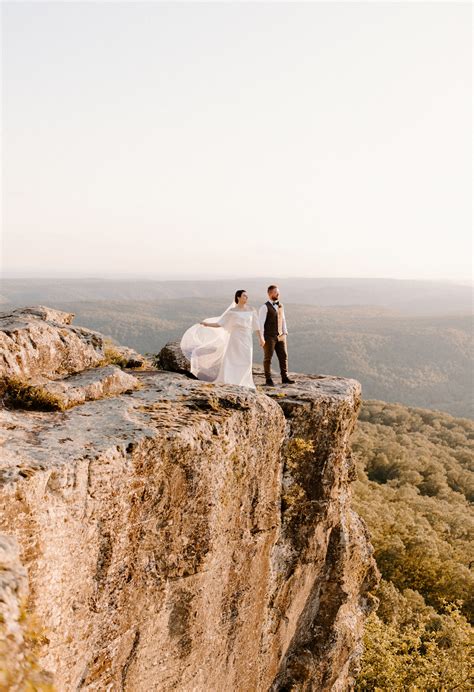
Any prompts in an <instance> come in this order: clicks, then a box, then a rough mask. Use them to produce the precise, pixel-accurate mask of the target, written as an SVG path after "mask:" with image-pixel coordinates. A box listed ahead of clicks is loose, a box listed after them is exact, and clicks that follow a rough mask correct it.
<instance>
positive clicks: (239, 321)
mask: <svg viewBox="0 0 474 692" xmlns="http://www.w3.org/2000/svg"><path fill="white" fill-rule="evenodd" d="M235 305H236V304H235V303H232V304H231V305H230V306H229V307H228V308H227V310H225V311H224V312H223V313H222V315H220V316H219V317H208V318H207V319H206V320H204V321H205V322H212V323H214V324H219V325H220V328H216V327H203V326H202V325H201V324H193V326H192V327H190V328H189V329H188V330H186V331H185V332H184V334H183V336H182V339H181V342H180V345H181V350H182V351H183V353H184V355H185V356H186V357H187V358H188V360H189V361H190V364H191V372H192V373H193V375H195V376H196V377H197V378H198V379H199V380H205V381H206V382H214V383H219V382H220V383H224V384H238V385H242V386H244V387H250V388H251V389H256V387H255V383H254V381H253V377H252V361H253V340H252V332H253V331H255V330H257V329H259V328H260V327H259V324H258V319H257V313H256V311H255V310H254V309H252V308H244V309H240V308H237V307H235Z"/></svg>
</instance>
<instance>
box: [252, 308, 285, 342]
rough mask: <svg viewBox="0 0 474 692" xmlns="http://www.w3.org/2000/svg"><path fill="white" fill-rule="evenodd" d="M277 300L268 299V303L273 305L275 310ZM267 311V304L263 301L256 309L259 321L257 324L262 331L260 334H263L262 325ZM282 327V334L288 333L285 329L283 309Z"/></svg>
mask: <svg viewBox="0 0 474 692" xmlns="http://www.w3.org/2000/svg"><path fill="white" fill-rule="evenodd" d="M277 302H278V301H276V300H271V301H270V303H271V304H272V305H273V307H274V308H275V310H278V305H277ZM267 312H268V306H267V304H266V303H264V304H263V305H262V306H261V308H260V310H259V311H258V322H259V324H260V331H261V332H262V336H263V329H264V325H265V320H266V319H267ZM282 327H283V334H288V330H287V328H286V318H285V311H283V323H282Z"/></svg>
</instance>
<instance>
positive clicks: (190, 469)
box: [0, 306, 379, 692]
mask: <svg viewBox="0 0 474 692" xmlns="http://www.w3.org/2000/svg"><path fill="white" fill-rule="evenodd" d="M72 318H73V315H71V314H69V313H61V312H59V311H55V310H53V309H51V308H47V307H44V306H36V307H34V308H24V309H22V310H16V311H13V312H12V313H9V314H4V315H2V316H0V348H1V352H0V375H1V376H2V378H3V384H2V400H3V408H2V410H1V411H0V419H1V433H0V435H1V443H2V446H1V449H2V457H1V466H0V483H1V486H0V493H1V503H0V507H1V510H0V532H1V533H3V534H4V546H5V550H4V553H5V554H6V555H7V554H8V551H9V550H10V552H12V555H13V557H12V558H11V559H10V562H9V561H8V560H9V558H7V557H4V561H6V563H7V564H10V563H11V564H15V570H16V572H15V574H19V573H20V572H21V570H24V575H23V576H22V578H21V580H20V581H21V583H23V582H24V577H25V575H27V591H26V593H27V596H26V603H27V608H28V612H29V613H31V614H34V616H35V617H36V618H37V621H38V622H39V623H40V624H41V627H42V628H43V634H42V637H43V639H42V642H43V643H42V645H41V646H40V647H38V651H37V654H36V655H37V659H38V660H37V670H36V672H35V674H36V675H39V674H42V675H44V676H45V679H48V680H52V681H53V684H54V687H55V689H57V690H61V692H62V691H66V690H67V691H69V690H82V689H84V690H91V691H92V690H97V691H99V690H100V691H101V692H102V691H104V690H133V691H134V692H141V691H143V692H145V691H146V692H148V691H150V690H183V691H188V690H189V691H191V690H198V691H201V690H203V691H204V690H206V691H208V690H212V691H213V692H220V691H221V690H222V692H223V691H224V690H238V691H242V692H243V691H245V692H248V691H257V690H258V691H266V690H269V691H270V690H271V691H275V692H276V691H283V690H347V689H350V688H351V687H352V686H353V683H354V676H355V675H356V674H357V671H358V666H359V658H360V654H361V640H362V628H363V624H364V620H365V618H366V616H367V614H368V613H369V612H370V611H371V609H372V608H373V607H374V604H375V602H376V598H375V597H374V595H373V593H374V590H375V589H376V586H377V583H378V579H379V574H378V572H377V569H376V566H375V562H374V560H373V557H372V549H371V546H370V541H369V536H368V534H367V530H366V527H365V524H364V522H363V521H362V520H361V519H360V518H359V517H358V516H357V514H356V513H355V512H353V511H352V509H351V506H350V483H351V481H352V480H353V479H354V473H355V471H354V465H353V462H352V460H351V456H350V452H349V449H348V442H349V437H350V434H351V431H352V429H353V427H354V425H355V422H356V418H357V414H358V410H359V406H360V396H361V390H360V384H359V383H358V382H357V381H355V380H351V379H343V378H339V377H331V376H315V375H312V376H310V375H299V374H294V373H292V377H293V378H294V379H295V380H296V383H295V384H294V385H285V386H281V387H278V386H277V387H275V388H274V389H271V390H268V389H265V388H263V387H260V386H259V387H258V388H257V391H256V392H254V391H251V390H247V389H245V388H243V387H236V386H227V385H212V384H207V383H203V382H200V381H197V380H194V379H191V378H190V377H188V376H187V374H186V373H187V365H186V362H185V360H184V359H183V357H182V354H180V352H179V349H178V347H177V346H176V344H170V345H168V346H167V347H166V349H165V350H163V352H162V354H161V355H160V357H159V358H158V359H157V361H156V363H155V364H151V363H150V362H149V361H147V360H146V359H144V358H143V357H142V356H140V354H136V353H134V352H132V351H130V349H123V348H121V347H119V346H117V345H110V344H108V345H107V343H106V340H105V339H104V337H103V336H102V335H101V334H98V333H97V332H93V331H91V330H87V329H83V328H80V327H74V326H73V325H72ZM163 367H166V368H167V369H166V370H165V369H163ZM255 379H256V382H258V383H260V384H261V383H262V381H263V378H262V376H261V374H260V373H259V372H258V371H256V373H255ZM15 551H17V553H18V554H17V555H16V553H15ZM19 571H20V572H19ZM5 574H7V572H5ZM14 583H15V581H14V580H13V581H12V579H10V580H8V579H6V580H5V579H4V580H3V582H1V581H0V590H2V589H3V591H2V594H3V595H0V606H1V604H2V603H3V604H4V605H5V603H8V604H10V605H8V607H7V606H5V607H4V608H3V610H4V611H5V612H7V615H8V617H4V618H3V625H2V626H0V634H1V636H2V640H1V641H3V642H5V641H6V642H8V641H11V647H12V649H11V661H12V660H15V661H16V663H15V665H14V664H13V663H11V662H10V663H9V664H8V665H9V666H10V672H9V674H10V675H15V674H16V673H15V671H16V670H17V668H18V669H19V668H21V660H20V659H21V657H22V656H24V655H25V654H24V653H22V647H21V646H20V645H18V642H17V644H14V642H13V640H12V635H11V632H16V633H17V639H18V637H20V639H21V632H20V629H21V627H19V620H20V615H19V609H18V608H17V607H16V606H15V598H17V597H19V596H18V594H16V595H15V593H16V592H15V589H14V588H13V587H12V584H14ZM24 588H26V587H24ZM12 603H13V605H12ZM20 624H21V623H20ZM2 628H3V629H2ZM1 641H0V643H1ZM0 650H1V651H3V647H2V648H1V649H0ZM12 671H13V672H12ZM38 671H39V672H38ZM1 672H2V668H0V673H1ZM19 689H20V688H19Z"/></svg>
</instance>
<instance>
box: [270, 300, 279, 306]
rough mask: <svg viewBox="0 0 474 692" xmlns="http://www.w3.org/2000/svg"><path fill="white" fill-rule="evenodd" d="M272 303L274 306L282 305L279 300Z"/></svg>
mask: <svg viewBox="0 0 474 692" xmlns="http://www.w3.org/2000/svg"><path fill="white" fill-rule="evenodd" d="M272 303H273V305H280V301H279V300H273V301H272Z"/></svg>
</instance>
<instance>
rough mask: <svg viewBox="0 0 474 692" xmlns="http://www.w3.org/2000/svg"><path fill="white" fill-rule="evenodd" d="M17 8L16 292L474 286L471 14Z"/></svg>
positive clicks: (8, 214) (7, 15)
mask: <svg viewBox="0 0 474 692" xmlns="http://www.w3.org/2000/svg"><path fill="white" fill-rule="evenodd" d="M1 12H2V36H3V51H2V96H3V98H2V156H1V163H2V199H3V204H2V269H3V272H4V275H5V276H6V277H12V278H15V277H18V278H23V277H24V278H28V277H32V278H33V277H34V278H40V277H44V278H48V276H49V277H51V278H57V277H60V276H61V277H64V276H70V277H71V278H80V277H84V278H94V277H97V278H103V279H105V278H109V277H110V278H127V277H128V278H130V279H131V280H135V279H138V278H143V279H154V278H155V279H156V280H186V277H189V280H194V279H199V280H202V279H207V280H213V279H221V278H224V277H225V278H232V277H242V278H246V277H257V276H272V275H273V276H276V277H288V278H291V277H294V278H297V277H308V278H309V277H314V278H325V277H327V278H352V279H357V278H361V279H362V278H387V279H400V280H429V281H451V282H452V281H454V282H456V283H466V282H467V283H471V282H472V264H471V250H472V237H471V231H472V207H471V195H472V193H471V188H472V146H471V143H472V128H471V114H472V103H471V98H472V65H471V48H472V36H471V20H472V8H471V5H470V3H448V2H427V3H410V2H396V3H384V2H379V3H370V2H334V3H331V2H312V3H306V2H295V3H286V2H281V3H280V2H273V3H264V2H255V3H239V2H235V3H226V2H222V3H221V2H208V3H192V2H179V3H175V2H140V3H134V2H120V3H115V2H98V3H88V2H71V3H59V2H42V1H40V2H21V3H18V2H8V1H7V2H3V3H2V6H1Z"/></svg>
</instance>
